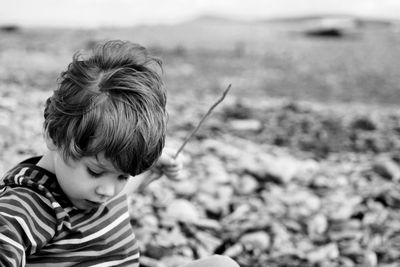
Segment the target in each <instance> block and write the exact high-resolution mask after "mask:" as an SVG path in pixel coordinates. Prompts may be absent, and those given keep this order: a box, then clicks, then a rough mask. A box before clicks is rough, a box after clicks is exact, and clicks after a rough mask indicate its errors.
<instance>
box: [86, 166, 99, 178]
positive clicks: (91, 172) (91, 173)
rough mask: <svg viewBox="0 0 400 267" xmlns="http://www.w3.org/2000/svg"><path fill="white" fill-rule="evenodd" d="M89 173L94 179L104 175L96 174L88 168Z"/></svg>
mask: <svg viewBox="0 0 400 267" xmlns="http://www.w3.org/2000/svg"><path fill="white" fill-rule="evenodd" d="M87 172H88V173H89V174H90V175H91V176H93V177H100V176H101V175H102V174H103V173H102V172H95V171H93V170H91V169H90V168H87Z"/></svg>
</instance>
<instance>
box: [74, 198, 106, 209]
mask: <svg viewBox="0 0 400 267" xmlns="http://www.w3.org/2000/svg"><path fill="white" fill-rule="evenodd" d="M71 202H72V204H73V205H74V206H75V207H76V208H77V209H79V210H83V211H89V210H93V209H97V208H98V207H99V206H100V205H101V203H97V202H93V201H90V200H87V199H82V200H71Z"/></svg>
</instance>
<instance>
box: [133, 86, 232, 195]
mask: <svg viewBox="0 0 400 267" xmlns="http://www.w3.org/2000/svg"><path fill="white" fill-rule="evenodd" d="M229 89H231V84H229V85H228V87H227V88H226V89H225V91H224V92H223V94H222V96H221V98H220V99H218V100H217V101H216V102H215V103H214V104H213V105H212V106H211V107H210V109H209V110H208V111H207V113H206V114H205V115H204V116H203V117H202V118H201V120H200V121H199V123H198V124H197V126H196V128H195V129H194V130H193V131H192V132H191V133H190V134H189V135H188V136H187V137H186V139H185V141H184V142H183V143H182V145H181V146H180V147H179V149H178V151H177V152H176V153H175V155H174V159H176V158H177V157H178V155H179V153H180V152H181V151H182V150H183V148H184V147H185V145H186V144H187V143H188V142H189V140H190V139H191V138H192V137H193V136H194V135H195V133H196V132H197V131H198V130H199V128H200V126H201V124H202V123H203V122H204V121H205V119H206V118H207V117H208V116H209V115H210V114H211V112H212V111H213V109H214V108H215V107H216V106H217V105H218V104H219V103H221V102H222V101H223V100H224V99H225V96H226V95H227V94H228V91H229ZM162 175H163V173H162V172H161V173H155V172H149V175H148V176H147V177H146V178H145V179H143V181H142V182H140V184H139V187H138V189H137V191H138V192H142V191H143V190H144V188H146V187H147V186H148V185H149V184H150V183H152V182H153V181H155V180H157V179H159V178H160V177H161V176H162Z"/></svg>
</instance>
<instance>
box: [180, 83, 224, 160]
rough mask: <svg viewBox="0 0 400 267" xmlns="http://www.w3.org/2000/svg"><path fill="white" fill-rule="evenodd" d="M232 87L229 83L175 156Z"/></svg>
mask: <svg viewBox="0 0 400 267" xmlns="http://www.w3.org/2000/svg"><path fill="white" fill-rule="evenodd" d="M230 89H231V84H229V85H228V87H227V88H226V89H225V91H224V92H223V94H222V96H221V97H220V99H218V100H217V101H216V102H215V103H214V104H213V105H212V106H211V107H210V109H209V110H208V111H207V113H206V114H205V115H204V116H203V117H202V118H201V120H200V121H199V123H198V124H197V126H196V128H194V130H193V131H192V132H191V133H190V134H189V135H188V136H187V137H186V139H185V141H184V142H183V143H182V145H181V146H180V147H179V149H178V151H176V153H175V156H174V158H176V157H178V155H179V153H180V152H181V151H182V150H183V148H184V147H185V145H186V144H187V142H189V140H190V139H191V138H192V137H193V136H194V135H195V134H196V132H197V131H198V130H199V128H200V126H201V125H202V124H203V122H204V121H205V120H206V118H207V117H208V116H209V115H210V114H211V112H212V111H213V109H214V108H215V107H216V106H218V104H219V103H221V102H222V101H223V100H224V99H225V96H226V95H227V94H228V92H229V90H230Z"/></svg>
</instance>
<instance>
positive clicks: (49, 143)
mask: <svg viewBox="0 0 400 267" xmlns="http://www.w3.org/2000/svg"><path fill="white" fill-rule="evenodd" d="M43 137H44V141H45V142H46V146H47V148H48V149H49V150H51V151H55V150H57V146H56V145H55V144H54V142H53V139H51V137H50V136H49V135H48V133H47V131H45V132H44V133H43Z"/></svg>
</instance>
